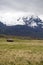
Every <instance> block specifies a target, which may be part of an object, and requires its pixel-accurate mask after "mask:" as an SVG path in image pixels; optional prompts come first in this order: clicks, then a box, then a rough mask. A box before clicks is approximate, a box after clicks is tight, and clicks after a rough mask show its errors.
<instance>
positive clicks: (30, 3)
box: [0, 0, 43, 14]
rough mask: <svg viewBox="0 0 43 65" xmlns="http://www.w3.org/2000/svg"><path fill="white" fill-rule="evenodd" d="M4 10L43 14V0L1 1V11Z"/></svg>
mask: <svg viewBox="0 0 43 65" xmlns="http://www.w3.org/2000/svg"><path fill="white" fill-rule="evenodd" d="M3 10H4V11H12V10H13V11H25V12H27V11H28V12H34V13H40V14H43V0H0V11H3Z"/></svg>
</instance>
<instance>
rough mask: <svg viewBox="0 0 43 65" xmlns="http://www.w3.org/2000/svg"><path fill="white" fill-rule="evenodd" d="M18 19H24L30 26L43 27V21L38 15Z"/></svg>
mask: <svg viewBox="0 0 43 65" xmlns="http://www.w3.org/2000/svg"><path fill="white" fill-rule="evenodd" d="M17 21H20V22H21V21H22V22H24V23H25V24H24V25H27V26H30V27H33V28H35V27H39V26H40V27H41V28H43V21H42V20H41V19H40V18H39V17H38V16H33V15H32V16H31V17H22V18H19V19H17Z"/></svg>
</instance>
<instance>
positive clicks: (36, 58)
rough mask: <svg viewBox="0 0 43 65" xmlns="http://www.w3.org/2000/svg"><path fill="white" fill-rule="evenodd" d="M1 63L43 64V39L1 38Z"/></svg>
mask: <svg viewBox="0 0 43 65" xmlns="http://www.w3.org/2000/svg"><path fill="white" fill-rule="evenodd" d="M0 65H43V40H23V39H17V38H14V42H7V41H6V38H0Z"/></svg>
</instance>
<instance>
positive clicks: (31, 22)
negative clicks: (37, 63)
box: [0, 16, 43, 39]
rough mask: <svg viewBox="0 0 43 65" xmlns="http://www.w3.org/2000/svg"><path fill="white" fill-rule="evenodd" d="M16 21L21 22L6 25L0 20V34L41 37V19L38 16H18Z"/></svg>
mask: <svg viewBox="0 0 43 65" xmlns="http://www.w3.org/2000/svg"><path fill="white" fill-rule="evenodd" d="M16 21H17V22H23V24H22V25H21V24H18V25H12V26H7V25H5V24H3V23H2V22H0V34H4V35H13V36H14V35H15V36H28V37H30V38H35V39H36V38H37V39H43V21H42V20H41V19H40V18H39V17H38V16H31V17H28V16H26V17H20V18H18V19H17V20H16Z"/></svg>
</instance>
